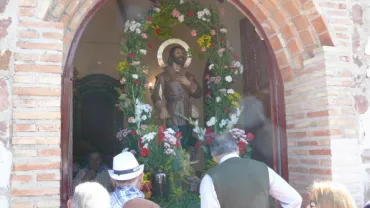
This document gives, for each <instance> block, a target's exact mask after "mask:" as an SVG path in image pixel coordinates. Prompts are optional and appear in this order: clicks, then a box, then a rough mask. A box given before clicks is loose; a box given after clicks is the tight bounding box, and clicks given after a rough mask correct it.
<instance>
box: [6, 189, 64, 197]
mask: <svg viewBox="0 0 370 208" xmlns="http://www.w3.org/2000/svg"><path fill="white" fill-rule="evenodd" d="M59 193H60V188H34V189H31V188H29V189H16V188H13V189H12V196H15V197H27V196H51V195H59Z"/></svg>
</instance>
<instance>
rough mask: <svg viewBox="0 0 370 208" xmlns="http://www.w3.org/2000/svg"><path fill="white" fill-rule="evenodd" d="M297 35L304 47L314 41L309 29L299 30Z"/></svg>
mask: <svg viewBox="0 0 370 208" xmlns="http://www.w3.org/2000/svg"><path fill="white" fill-rule="evenodd" d="M299 36H300V37H301V40H302V43H303V46H304V47H306V46H310V45H313V44H315V42H316V41H315V38H314V34H313V32H312V31H311V30H310V29H307V30H305V31H302V32H300V33H299Z"/></svg>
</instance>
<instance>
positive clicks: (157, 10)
mask: <svg viewBox="0 0 370 208" xmlns="http://www.w3.org/2000/svg"><path fill="white" fill-rule="evenodd" d="M153 11H155V12H160V11H161V9H160V8H157V7H155V8H153Z"/></svg>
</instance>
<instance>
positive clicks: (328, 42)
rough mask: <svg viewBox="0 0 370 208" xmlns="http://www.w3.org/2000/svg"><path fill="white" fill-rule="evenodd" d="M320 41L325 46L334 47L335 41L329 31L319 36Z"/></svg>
mask: <svg viewBox="0 0 370 208" xmlns="http://www.w3.org/2000/svg"><path fill="white" fill-rule="evenodd" d="M319 40H320V43H321V45H323V46H334V43H333V40H332V38H331V36H330V33H329V31H326V32H324V33H322V34H320V35H319Z"/></svg>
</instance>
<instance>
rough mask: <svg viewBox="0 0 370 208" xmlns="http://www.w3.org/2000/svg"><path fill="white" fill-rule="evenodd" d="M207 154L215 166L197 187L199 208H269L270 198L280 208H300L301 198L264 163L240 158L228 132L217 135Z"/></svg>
mask: <svg viewBox="0 0 370 208" xmlns="http://www.w3.org/2000/svg"><path fill="white" fill-rule="evenodd" d="M210 151H211V154H212V156H213V159H214V160H215V161H216V162H217V163H218V165H217V166H216V167H214V168H212V169H211V170H209V171H208V172H207V174H206V175H205V176H204V177H203V179H202V182H201V185H200V198H201V208H220V207H222V208H240V207H243V208H257V207H258V208H268V207H269V196H272V197H273V198H275V199H277V200H278V201H280V202H281V206H282V207H283V208H300V207H301V204H302V197H301V196H300V195H299V194H298V192H297V191H296V190H294V189H293V188H292V187H291V186H290V185H289V184H288V183H287V182H286V181H285V180H284V179H282V178H281V177H280V176H279V175H278V174H277V173H276V172H275V171H273V170H272V169H270V168H269V167H268V166H267V165H266V164H264V163H262V162H258V161H255V160H251V159H244V158H240V157H239V153H238V146H237V145H236V142H235V140H234V138H233V136H232V135H231V134H230V133H223V134H220V135H217V136H216V137H215V139H214V140H213V141H212V142H211V145H210Z"/></svg>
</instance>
